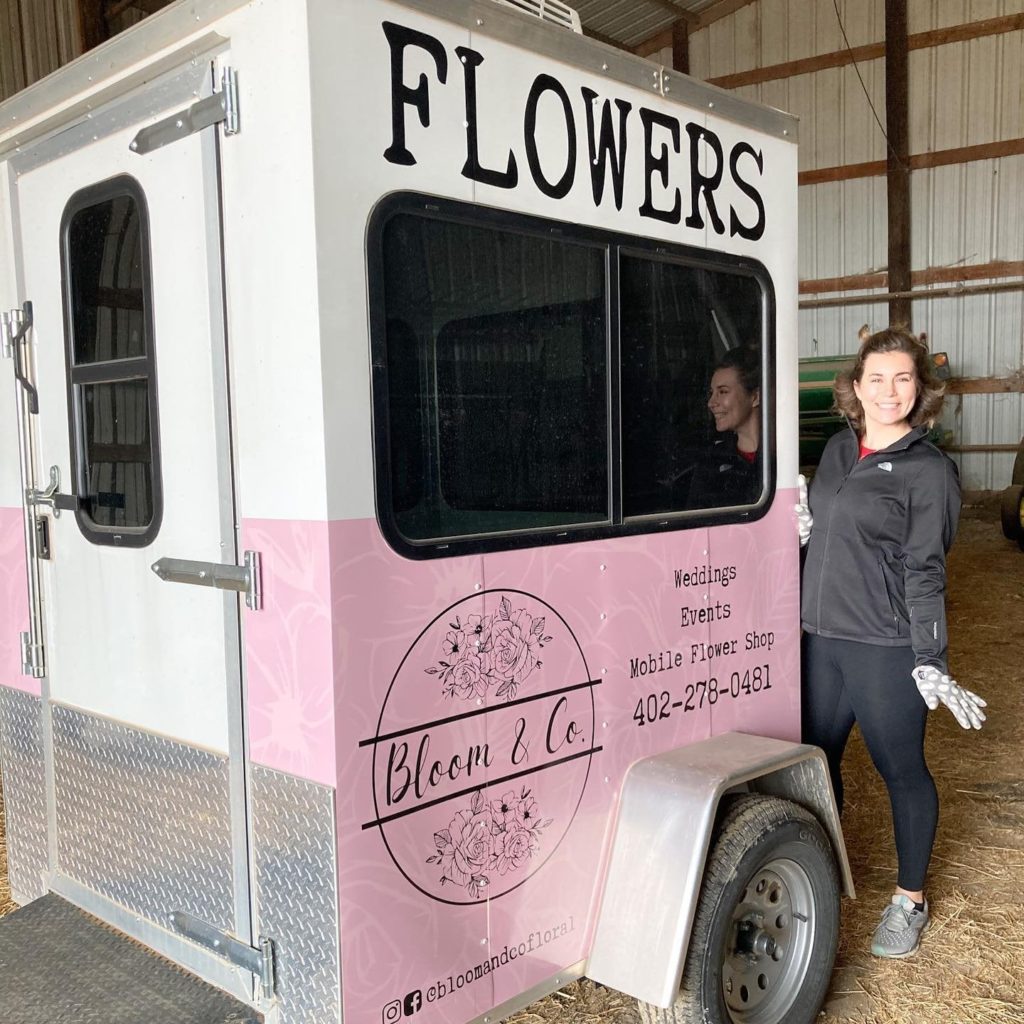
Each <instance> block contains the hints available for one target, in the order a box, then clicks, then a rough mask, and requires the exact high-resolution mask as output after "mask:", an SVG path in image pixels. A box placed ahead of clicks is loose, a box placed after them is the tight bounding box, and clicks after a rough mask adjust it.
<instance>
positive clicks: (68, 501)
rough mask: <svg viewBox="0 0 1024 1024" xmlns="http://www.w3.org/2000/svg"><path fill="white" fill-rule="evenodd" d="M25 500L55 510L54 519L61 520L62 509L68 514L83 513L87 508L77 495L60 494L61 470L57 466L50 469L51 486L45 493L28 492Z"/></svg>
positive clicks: (38, 491)
mask: <svg viewBox="0 0 1024 1024" xmlns="http://www.w3.org/2000/svg"><path fill="white" fill-rule="evenodd" d="M25 498H26V500H27V501H28V502H29V503H30V504H32V505H46V506H48V507H49V508H51V509H53V518H54V519H60V513H61V510H62V509H63V510H64V511H66V512H81V511H82V509H84V508H85V501H84V500H83V499H82V498H80V497H79V496H78V495H77V494H61V493H60V469H59V468H58V467H57V466H51V467H50V486H49V487H47V488H46V490H44V491H40V490H35V489H33V490H31V491H28V492H26V494H25Z"/></svg>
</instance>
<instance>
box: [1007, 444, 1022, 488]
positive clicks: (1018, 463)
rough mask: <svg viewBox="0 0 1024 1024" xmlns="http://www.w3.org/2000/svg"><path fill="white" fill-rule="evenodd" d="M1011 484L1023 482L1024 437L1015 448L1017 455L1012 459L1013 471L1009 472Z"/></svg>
mask: <svg viewBox="0 0 1024 1024" xmlns="http://www.w3.org/2000/svg"><path fill="white" fill-rule="evenodd" d="M1010 483H1011V484H1024V439H1022V440H1021V442H1020V446H1019V447H1018V448H1017V457H1016V458H1015V459H1014V460H1013V472H1012V473H1011V474H1010Z"/></svg>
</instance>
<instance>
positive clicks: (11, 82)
mask: <svg viewBox="0 0 1024 1024" xmlns="http://www.w3.org/2000/svg"><path fill="white" fill-rule="evenodd" d="M81 51H82V44H81V40H80V38H79V25H78V5H77V3H76V0H0V100H3V99H6V98H7V97H8V96H10V95H12V94H13V93H15V92H17V91H18V90H19V89H24V88H25V86H26V85H31V84H32V83H33V82H35V81H38V80H39V79H40V78H42V77H43V76H44V75H48V74H49V73H50V72H51V71H53V70H55V69H56V68H59V67H60V66H61V65H62V64H66V63H67V62H68V61H69V60H73V59H74V58H75V57H77V56H78V55H79V53H81Z"/></svg>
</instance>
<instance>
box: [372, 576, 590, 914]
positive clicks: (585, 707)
mask: <svg viewBox="0 0 1024 1024" xmlns="http://www.w3.org/2000/svg"><path fill="white" fill-rule="evenodd" d="M594 685H596V683H595V681H594V680H591V678H590V674H589V672H588V670H587V666H586V661H585V659H584V657H583V652H582V650H581V649H580V646H579V643H578V642H577V640H576V637H575V635H574V634H573V633H572V630H571V629H570V628H569V626H568V624H567V623H566V622H565V620H564V619H563V618H562V616H561V615H559V614H558V613H557V612H556V611H554V609H553V608H551V607H550V606H549V605H547V604H546V603H545V602H544V601H542V600H541V599H540V598H537V597H535V596H533V595H530V594H525V593H523V592H520V591H498V592H494V591H485V592H483V593H481V594H474V595H472V596H471V597H467V598H464V599H463V600H462V601H459V602H458V603H457V604H455V605H453V606H451V607H450V608H448V609H446V611H445V612H443V613H442V614H441V615H439V616H438V617H437V618H435V619H434V620H433V621H432V622H431V623H430V624H429V625H428V626H427V627H426V628H425V629H424V630H423V632H422V633H421V634H420V635H419V637H418V638H417V639H416V642H415V643H414V644H413V646H412V647H411V648H410V650H409V651H408V652H407V654H406V656H405V657H404V658H403V659H402V663H401V665H400V666H399V669H398V671H397V672H396V673H395V676H394V678H393V679H392V682H391V685H390V687H389V689H388V693H387V696H386V698H385V701H384V706H383V707H382V709H381V714H380V720H379V723H378V728H377V734H376V736H375V737H374V738H373V740H372V741H367V744H366V745H369V744H372V746H373V799H374V808H375V812H376V815H377V817H376V820H374V821H372V822H368V823H367V824H366V825H365V826H364V828H368V827H378V828H379V829H380V831H381V835H382V837H383V839H384V842H385V844H386V846H387V848H388V851H389V853H390V854H391V857H392V859H393V860H394V862H395V864H396V866H397V867H398V868H399V870H400V871H401V872H402V873H403V874H404V875H405V876H406V878H407V879H408V880H409V881H410V882H411V883H412V884H413V885H414V886H416V888H418V889H420V890H421V891H422V892H424V893H425V894H427V895H428V896H431V897H432V898H434V899H439V900H442V901H443V902H447V903H472V902H476V901H478V900H482V899H486V898H495V897H496V896H500V895H502V894H504V893H506V892H508V891H510V890H511V889H513V888H515V887H516V886H518V885H521V884H522V883H523V882H524V881H525V880H526V879H527V878H528V877H529V876H530V875H531V874H532V873H533V872H534V871H536V870H537V868H539V867H540V865H541V864H543V863H544V861H545V860H546V859H547V858H548V857H549V856H550V855H551V853H552V851H553V850H554V849H555V848H556V847H557V846H558V844H559V842H560V841H561V839H562V837H563V836H564V835H565V833H566V831H567V830H568V828H569V826H570V824H571V822H572V818H573V816H574V814H575V812H576V808H577V807H578V806H579V802H580V799H581V798H582V795H583V790H584V787H585V786H586V782H587V777H588V774H589V769H590V762H591V759H592V757H593V755H594V753H596V752H597V749H599V748H595V747H594V700H593V694H592V687H593V686H594Z"/></svg>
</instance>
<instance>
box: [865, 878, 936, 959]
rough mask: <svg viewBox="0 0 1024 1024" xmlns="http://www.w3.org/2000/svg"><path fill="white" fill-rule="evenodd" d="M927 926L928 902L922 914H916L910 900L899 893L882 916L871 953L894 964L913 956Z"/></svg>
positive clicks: (872, 943) (918, 912)
mask: <svg viewBox="0 0 1024 1024" xmlns="http://www.w3.org/2000/svg"><path fill="white" fill-rule="evenodd" d="M928 924H929V916H928V901H927V900H925V901H924V910H918V909H917V907H915V906H914V901H913V900H912V899H911V898H910V897H909V896H904V895H903V894H902V893H898V894H897V895H895V896H893V898H892V902H891V903H890V904H889V906H887V907H886V908H885V910H884V911H883V913H882V920H881V922H880V923H879V925H878V927H877V928H876V929H875V934H874V937H873V938H872V940H871V952H872V953H873V954H874V955H875V956H884V957H889V958H891V959H894V960H900V959H902V958H903V957H907V956H913V955H914V954H915V953H916V952H917V947H918V946H920V945H921V934H922V933H923V932H924V930H925V929H926V928H927V927H928Z"/></svg>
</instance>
